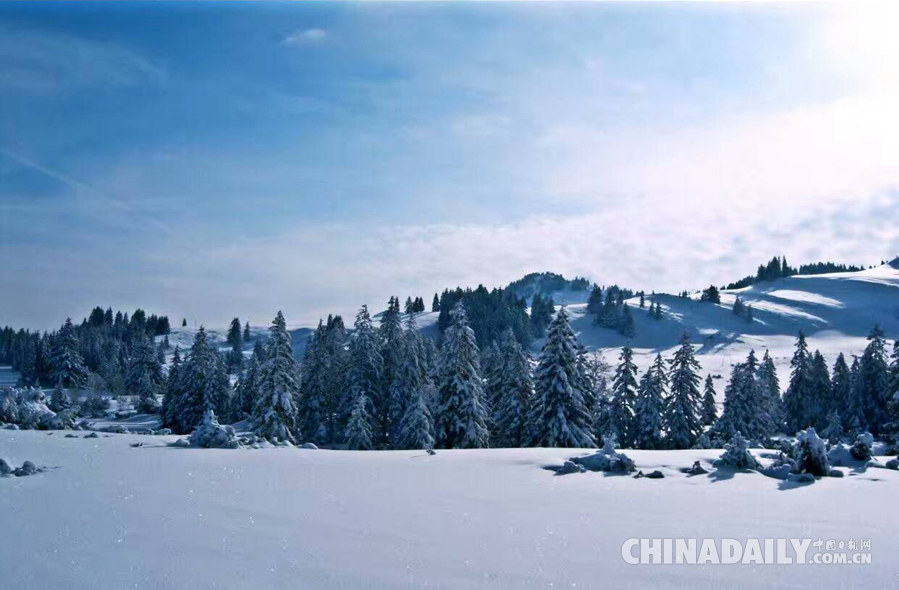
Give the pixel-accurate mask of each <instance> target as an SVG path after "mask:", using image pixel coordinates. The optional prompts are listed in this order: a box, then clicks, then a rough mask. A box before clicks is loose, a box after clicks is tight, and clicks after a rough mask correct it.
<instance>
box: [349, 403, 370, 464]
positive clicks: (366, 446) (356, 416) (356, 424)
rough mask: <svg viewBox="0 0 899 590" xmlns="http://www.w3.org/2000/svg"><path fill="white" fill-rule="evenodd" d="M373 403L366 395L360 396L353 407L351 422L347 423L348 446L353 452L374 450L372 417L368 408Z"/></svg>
mask: <svg viewBox="0 0 899 590" xmlns="http://www.w3.org/2000/svg"><path fill="white" fill-rule="evenodd" d="M369 405H371V401H370V400H369V398H368V397H367V396H366V395H365V394H360V395H359V397H357V398H356V403H355V404H354V405H353V411H352V412H351V413H350V420H349V422H347V430H346V444H347V449H349V450H351V451H369V450H371V449H372V448H374V447H373V446H372V432H371V423H372V417H371V414H370V413H369V410H368V407H369Z"/></svg>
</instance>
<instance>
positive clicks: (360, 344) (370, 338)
mask: <svg viewBox="0 0 899 590" xmlns="http://www.w3.org/2000/svg"><path fill="white" fill-rule="evenodd" d="M383 364H384V363H383V358H382V357H381V347H380V343H379V342H378V335H377V333H376V332H375V329H374V327H373V326H372V321H371V316H370V315H369V313H368V307H366V306H365V305H363V306H362V308H361V309H360V310H359V313H357V314H356V321H355V323H354V330H353V337H352V339H351V340H350V359H349V367H348V370H347V373H348V374H347V383H346V392H347V393H346V398H345V399H346V400H347V401H346V402H345V403H344V413H345V414H346V415H347V416H348V417H349V415H350V413H351V412H352V411H353V409H354V408H355V407H356V405H357V403H358V400H359V396H360V395H364V396H365V397H366V398H367V399H368V402H367V403H368V405H367V406H366V407H367V408H369V409H370V408H373V407H374V400H375V399H378V396H380V395H381V388H382V386H381V371H382V365H383ZM369 418H371V415H370V414H369ZM370 426H372V427H373V424H372V425H370ZM370 430H372V428H370Z"/></svg>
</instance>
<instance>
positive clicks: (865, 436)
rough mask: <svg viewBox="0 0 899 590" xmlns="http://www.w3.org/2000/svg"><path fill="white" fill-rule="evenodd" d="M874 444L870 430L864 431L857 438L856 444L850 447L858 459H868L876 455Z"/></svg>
mask: <svg viewBox="0 0 899 590" xmlns="http://www.w3.org/2000/svg"><path fill="white" fill-rule="evenodd" d="M873 446H874V437H873V436H872V435H871V433H870V432H862V433H861V434H859V435H858V437H857V438H856V439H855V444H853V445H852V446H851V447H850V448H849V453H850V454H851V455H852V457H853V458H855V459H856V460H858V461H868V460H869V459H871V457H873V456H874V454H873V452H872V450H871V449H872V447H873Z"/></svg>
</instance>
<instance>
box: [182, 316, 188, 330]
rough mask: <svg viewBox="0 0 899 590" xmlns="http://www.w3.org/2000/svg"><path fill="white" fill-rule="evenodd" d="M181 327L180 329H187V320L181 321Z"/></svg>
mask: <svg viewBox="0 0 899 590" xmlns="http://www.w3.org/2000/svg"><path fill="white" fill-rule="evenodd" d="M181 327H182V328H186V327H187V318H184V319H182V320H181Z"/></svg>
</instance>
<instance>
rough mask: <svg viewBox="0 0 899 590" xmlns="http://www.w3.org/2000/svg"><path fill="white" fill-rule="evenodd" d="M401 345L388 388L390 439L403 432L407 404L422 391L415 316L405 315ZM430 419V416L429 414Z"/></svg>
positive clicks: (423, 377)
mask: <svg viewBox="0 0 899 590" xmlns="http://www.w3.org/2000/svg"><path fill="white" fill-rule="evenodd" d="M400 345H401V346H402V353H401V354H402V359H403V361H402V365H401V366H400V370H399V372H398V373H397V375H396V377H395V378H394V380H393V385H392V387H391V389H390V398H391V404H392V405H391V410H390V412H391V415H392V416H395V417H396V419H395V420H394V424H393V432H392V433H391V439H392V440H397V439H398V438H399V437H400V435H401V434H402V433H403V431H404V429H405V426H404V425H403V419H404V418H405V417H406V414H407V409H408V408H409V404H412V403H415V401H416V400H417V399H418V398H420V397H422V395H423V393H424V387H425V380H426V378H427V376H426V373H425V371H423V370H422V367H421V362H422V351H421V343H420V341H419V334H418V331H417V329H416V326H415V316H414V315H411V314H410V315H408V316H407V317H406V331H405V333H404V335H403V336H402V340H401V341H400ZM429 419H430V416H429Z"/></svg>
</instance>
